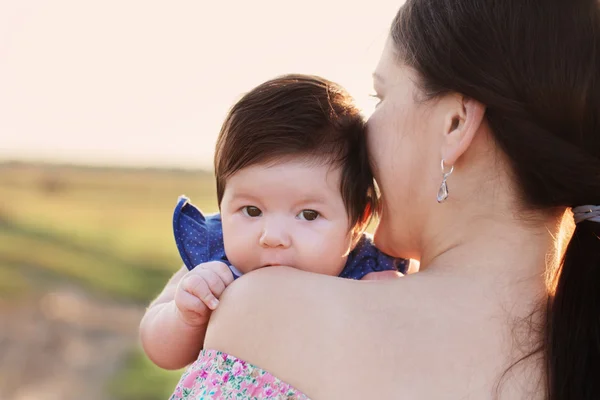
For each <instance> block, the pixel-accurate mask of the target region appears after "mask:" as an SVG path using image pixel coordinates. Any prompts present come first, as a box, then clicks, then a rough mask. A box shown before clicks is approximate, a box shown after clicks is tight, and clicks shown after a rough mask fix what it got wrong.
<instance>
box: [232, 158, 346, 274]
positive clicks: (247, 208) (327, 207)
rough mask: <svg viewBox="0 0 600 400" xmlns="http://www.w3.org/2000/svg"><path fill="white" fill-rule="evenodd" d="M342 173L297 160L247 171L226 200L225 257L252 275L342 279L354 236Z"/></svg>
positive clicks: (235, 181)
mask: <svg viewBox="0 0 600 400" xmlns="http://www.w3.org/2000/svg"><path fill="white" fill-rule="evenodd" d="M339 188H340V170H339V169H337V168H332V167H331V166H330V165H321V163H316V162H310V161H308V162H307V161H303V160H291V161H282V162H280V163H277V164H275V165H263V164H261V165H253V166H250V167H247V168H243V169H241V170H240V171H238V172H236V173H235V174H234V175H232V176H231V177H229V179H228V180H227V183H226V186H225V191H224V193H223V199H222V201H221V218H222V222H223V237H224V242H225V253H226V254H227V258H228V260H229V261H230V262H231V264H233V265H234V266H235V267H236V268H237V269H239V270H240V271H241V272H243V273H247V272H249V271H252V270H254V269H257V268H261V267H265V266H270V265H286V266H290V267H294V268H298V269H301V270H304V271H310V272H316V273H321V274H327V275H339V274H340V272H341V271H342V269H343V268H344V265H345V263H346V255H347V253H348V250H349V249H350V246H351V241H352V235H351V232H350V225H349V221H348V215H347V213H346V209H345V206H344V202H343V200H342V197H341V194H340V189H339Z"/></svg>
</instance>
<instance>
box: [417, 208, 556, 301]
mask: <svg viewBox="0 0 600 400" xmlns="http://www.w3.org/2000/svg"><path fill="white" fill-rule="evenodd" d="M471 215H472V216H471V218H470V219H464V218H463V219H462V220H460V221H459V220H456V221H455V223H449V224H443V225H439V224H438V226H437V229H438V230H437V231H435V236H434V237H432V239H433V240H429V241H428V242H427V243H429V246H428V247H426V248H423V249H422V252H421V254H422V257H421V260H420V262H421V264H420V271H421V273H423V274H424V275H430V276H431V275H444V276H453V277H455V278H458V279H461V280H463V281H464V282H468V283H469V285H479V286H481V285H483V287H489V288H492V287H495V288H496V289H498V288H502V292H507V293H506V294H507V295H508V296H509V297H511V298H513V299H514V298H515V296H516V295H519V293H520V294H523V295H524V296H536V297H537V298H539V296H540V295H543V294H545V292H546V286H545V282H546V280H545V277H546V272H547V271H548V269H549V268H553V267H555V266H556V265H557V264H558V260H559V256H560V248H559V242H558V241H557V238H558V236H559V233H560V231H561V229H560V227H561V217H557V216H546V217H543V218H541V217H540V218H537V219H536V220H535V222H534V221H533V220H530V221H527V222H523V221H520V220H516V219H513V218H506V214H504V215H502V218H500V216H499V217H497V218H495V219H494V218H490V217H486V218H485V219H483V218H479V217H477V215H473V214H471ZM482 215H483V214H482ZM449 222H452V221H449ZM440 226H446V227H447V228H446V230H445V231H440V230H439V227H440ZM532 289H533V290H532ZM508 292H509V293H508Z"/></svg>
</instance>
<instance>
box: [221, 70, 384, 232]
mask: <svg viewBox="0 0 600 400" xmlns="http://www.w3.org/2000/svg"><path fill="white" fill-rule="evenodd" d="M289 158H294V159H297V158H304V159H306V160H307V161H312V160H315V161H317V162H324V163H327V164H330V165H332V166H333V167H338V168H340V169H341V184H340V193H341V196H342V199H343V201H344V204H345V206H346V212H347V214H348V218H349V222H350V226H352V229H353V230H354V231H355V232H357V231H360V232H362V231H364V229H365V228H366V226H367V224H368V223H369V221H370V219H371V216H372V215H373V213H374V212H375V211H376V210H377V204H376V202H377V197H376V192H375V184H374V181H373V175H372V173H371V169H370V166H369V159H368V155H367V148H366V142H365V121H364V119H363V117H362V115H361V114H360V111H359V110H358V109H357V108H356V106H355V105H354V103H353V100H352V98H351V96H350V95H349V94H348V93H347V92H346V91H345V90H344V89H343V88H342V87H341V86H339V85H337V84H335V83H333V82H330V81H328V80H326V79H323V78H320V77H317V76H312V75H296V74H294V75H285V76H280V77H277V78H275V79H272V80H269V81H267V82H265V83H263V84H261V85H259V86H257V87H255V88H254V89H252V90H251V91H250V92H248V93H247V94H246V95H244V96H243V97H242V98H241V100H240V101H238V102H237V103H236V104H235V105H234V106H233V107H232V108H231V110H230V111H229V113H228V115H227V117H226V118H225V121H224V122H223V126H222V128H221V132H220V134H219V138H218V140H217V146H216V152H215V175H216V180H217V199H218V201H219V205H220V204H221V200H222V199H223V193H224V191H225V185H226V182H227V179H228V178H229V177H230V176H231V175H233V174H235V173H236V172H237V171H239V170H241V169H242V168H246V167H250V166H252V165H256V164H264V163H277V162H279V161H283V160H286V159H289Z"/></svg>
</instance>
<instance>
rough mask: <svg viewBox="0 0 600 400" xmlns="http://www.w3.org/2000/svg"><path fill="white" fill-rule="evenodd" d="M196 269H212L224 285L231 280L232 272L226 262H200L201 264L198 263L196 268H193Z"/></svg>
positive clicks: (227, 284)
mask: <svg viewBox="0 0 600 400" xmlns="http://www.w3.org/2000/svg"><path fill="white" fill-rule="evenodd" d="M196 269H198V270H199V271H204V270H209V271H213V272H214V273H216V274H217V275H218V276H219V277H220V278H221V280H222V281H223V283H224V284H225V287H227V286H229V284H231V282H233V273H232V272H231V270H230V269H229V267H228V266H227V264H225V263H223V262H220V261H210V262H206V263H202V264H200V265H198V266H197V267H196V268H194V270H196ZM194 270H192V271H194Z"/></svg>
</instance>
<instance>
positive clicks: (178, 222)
mask: <svg viewBox="0 0 600 400" xmlns="http://www.w3.org/2000/svg"><path fill="white" fill-rule="evenodd" d="M173 234H174V236H175V244H176V245H177V249H178V250H179V254H180V255H181V259H182V260H183V263H184V264H185V266H186V267H187V268H188V269H189V270H191V269H193V268H194V267H195V266H196V265H198V264H200V263H203V262H207V261H222V262H224V263H225V264H227V266H228V267H229V268H230V269H231V272H232V273H233V276H234V278H238V277H239V276H240V275H241V273H240V271H238V270H237V269H236V268H235V266H233V265H231V263H230V262H229V261H228V260H227V256H226V255H225V247H224V245H223V228H222V225H221V215H220V214H211V215H206V216H205V215H204V214H202V212H201V211H200V210H199V209H198V208H197V207H196V206H194V205H193V204H192V203H191V202H190V200H189V199H188V198H187V197H185V196H180V197H179V200H178V201H177V206H175V211H174V213H173ZM407 269H408V260H405V259H398V258H393V257H390V256H388V255H387V254H384V253H382V252H381V251H379V250H378V249H377V248H376V247H375V246H374V245H373V242H372V241H371V239H370V237H369V236H367V235H366V234H365V235H363V236H362V237H361V239H360V240H359V242H358V244H357V245H356V247H354V249H353V250H352V251H351V252H350V254H349V255H348V260H347V261H346V265H345V267H344V269H343V270H342V272H341V274H340V277H342V278H349V279H362V278H363V277H364V276H365V275H366V274H368V273H369V272H379V271H399V272H401V273H403V274H404V273H406V270H407Z"/></svg>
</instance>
